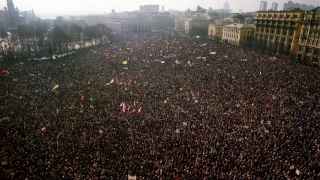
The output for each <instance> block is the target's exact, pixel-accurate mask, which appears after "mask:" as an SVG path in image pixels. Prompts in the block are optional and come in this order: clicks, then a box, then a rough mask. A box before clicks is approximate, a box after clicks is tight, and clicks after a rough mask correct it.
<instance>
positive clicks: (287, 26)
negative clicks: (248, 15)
mask: <svg viewBox="0 0 320 180" xmlns="http://www.w3.org/2000/svg"><path fill="white" fill-rule="evenodd" d="M256 22H257V24H256V26H257V28H256V35H255V42H256V45H257V46H258V47H259V48H260V49H267V50H269V51H270V52H274V53H283V54H289V55H291V56H292V57H295V58H297V59H298V60H299V61H304V62H307V63H316V64H319V63H320V59H319V57H320V42H319V41H320V8H316V9H314V10H311V11H302V10H291V11H261V12H257V17H256Z"/></svg>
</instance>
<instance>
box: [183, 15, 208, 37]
mask: <svg viewBox="0 0 320 180" xmlns="http://www.w3.org/2000/svg"><path fill="white" fill-rule="evenodd" d="M208 25H209V20H207V19H202V18H199V17H196V18H195V17H194V18H190V19H188V20H186V21H185V33H186V34H188V35H190V36H200V37H207V35H208Z"/></svg>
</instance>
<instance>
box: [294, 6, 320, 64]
mask: <svg viewBox="0 0 320 180" xmlns="http://www.w3.org/2000/svg"><path fill="white" fill-rule="evenodd" d="M298 59H299V60H303V61H305V62H306V63H308V64H318V65H320V7H319V8H317V9H314V10H312V11H308V12H306V13H305V15H304V21H303V24H302V29H301V34H300V37H299V50H298Z"/></svg>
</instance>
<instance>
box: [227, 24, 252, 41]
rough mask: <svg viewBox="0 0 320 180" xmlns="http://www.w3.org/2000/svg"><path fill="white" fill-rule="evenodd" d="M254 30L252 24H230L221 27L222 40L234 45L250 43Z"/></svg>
mask: <svg viewBox="0 0 320 180" xmlns="http://www.w3.org/2000/svg"><path fill="white" fill-rule="evenodd" d="M254 32H255V26H254V25H249V24H230V25H226V26H224V27H223V33H222V40H224V41H225V42H227V43H229V44H232V45H235V46H240V45H250V44H251V42H252V41H253V38H254Z"/></svg>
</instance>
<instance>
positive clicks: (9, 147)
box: [0, 37, 320, 180]
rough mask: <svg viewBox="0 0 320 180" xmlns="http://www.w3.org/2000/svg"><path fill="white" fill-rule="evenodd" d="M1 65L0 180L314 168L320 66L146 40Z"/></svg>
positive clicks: (182, 41) (230, 174)
mask: <svg viewBox="0 0 320 180" xmlns="http://www.w3.org/2000/svg"><path fill="white" fill-rule="evenodd" d="M0 68H2V69H5V71H8V72H10V73H4V74H3V75H2V76H0V147H1V150H0V162H1V164H0V167H1V168H0V179H128V177H130V178H131V179H136V178H137V179H176V180H179V179H181V180H182V179H317V178H320V131H319V128H320V122H319V118H320V97H319V96H320V93H319V92H320V72H319V70H318V69H315V68H313V67H308V66H303V65H299V64H293V63H291V61H290V59H288V58H287V57H273V56H269V55H263V54H259V53H257V52H255V51H254V50H251V49H242V48H236V47H232V46H229V45H223V44H217V43H215V42H212V41H203V40H190V39H186V38H172V39H161V38H157V37H149V38H141V39H135V40H131V41H128V42H126V43H121V44H120V43H119V44H112V45H109V46H106V47H99V48H94V49H91V50H88V51H84V52H79V53H78V54H75V55H72V56H69V57H66V58H64V59H61V60H56V61H37V62H33V61H30V62H20V63H17V64H10V65H5V64H4V63H3V64H2V67H1V66H0Z"/></svg>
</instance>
